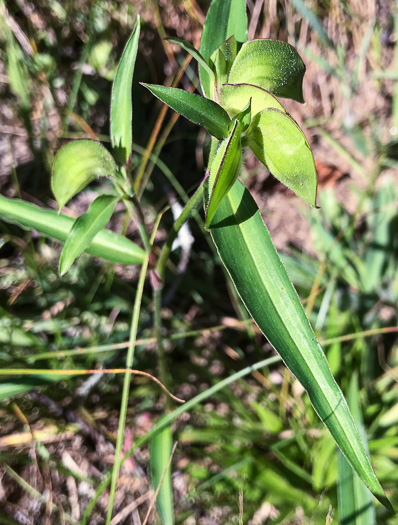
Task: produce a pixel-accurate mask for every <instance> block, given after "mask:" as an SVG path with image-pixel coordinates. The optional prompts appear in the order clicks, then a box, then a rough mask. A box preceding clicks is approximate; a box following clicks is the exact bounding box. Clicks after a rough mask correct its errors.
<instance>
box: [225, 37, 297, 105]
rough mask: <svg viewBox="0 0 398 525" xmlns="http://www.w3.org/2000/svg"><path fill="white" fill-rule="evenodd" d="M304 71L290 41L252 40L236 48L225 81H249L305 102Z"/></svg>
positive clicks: (278, 94)
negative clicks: (237, 51) (235, 55)
mask: <svg viewBox="0 0 398 525" xmlns="http://www.w3.org/2000/svg"><path fill="white" fill-rule="evenodd" d="M304 73H305V65H304V62H303V61H302V59H301V57H300V55H299V54H298V53H297V51H296V50H295V48H294V47H292V46H291V45H290V44H287V43H286V42H280V41H279V40H267V39H265V40H252V41H250V42H246V44H243V46H242V48H241V50H240V51H239V53H238V56H237V57H236V59H235V61H234V63H233V65H232V69H231V72H230V75H229V78H228V83H229V84H243V83H250V84H253V85H255V86H258V87H261V88H263V89H266V90H267V91H270V92H271V93H273V94H274V95H276V96H279V97H286V98H292V99H293V100H297V101H298V102H304V99H303V90H302V81H303V76H304Z"/></svg>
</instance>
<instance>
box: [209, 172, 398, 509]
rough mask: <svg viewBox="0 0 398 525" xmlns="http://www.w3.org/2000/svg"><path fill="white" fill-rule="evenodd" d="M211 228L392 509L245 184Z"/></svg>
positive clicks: (268, 330) (246, 291) (236, 277)
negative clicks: (254, 291)
mask: <svg viewBox="0 0 398 525" xmlns="http://www.w3.org/2000/svg"><path fill="white" fill-rule="evenodd" d="M210 230H211V235H212V237H213V240H214V242H215V245H216V247H217V250H218V252H219V255H220V257H221V260H222V261H223V263H224V265H225V267H226V269H227V271H228V272H229V274H230V276H231V279H232V281H233V282H234V284H235V286H236V288H237V290H238V292H239V295H240V296H241V298H242V300H243V302H244V303H245V305H246V308H247V309H248V311H249V312H250V314H251V315H252V317H253V319H254V321H255V322H256V323H257V324H258V326H259V328H260V329H261V330H262V331H263V333H264V334H265V335H266V337H267V338H268V340H269V342H270V343H271V344H272V345H273V346H274V348H275V349H276V350H277V351H278V353H279V354H280V355H281V357H282V359H283V360H284V362H285V364H286V366H287V367H288V368H289V369H290V370H291V372H292V373H293V374H294V375H295V376H296V377H297V379H298V380H299V381H300V382H301V384H302V385H303V386H304V388H305V389H306V391H307V393H308V396H309V398H310V400H311V403H312V405H313V407H314V409H315V411H316V412H317V414H318V415H319V417H320V418H321V420H322V421H323V422H324V423H325V425H326V426H327V427H328V429H329V430H330V432H331V434H332V436H333V437H334V439H335V441H336V443H337V444H338V446H339V447H340V448H341V450H342V451H343V453H344V455H345V456H346V457H347V459H348V460H349V461H350V463H351V465H352V466H353V468H354V469H355V470H356V472H357V473H358V474H359V476H360V477H361V479H362V480H363V481H364V482H365V483H366V484H367V485H368V487H369V488H370V490H371V491H372V492H373V494H374V495H375V496H376V497H377V498H378V499H379V501H380V502H381V503H382V504H383V505H385V506H386V507H387V508H388V509H390V510H392V507H391V505H390V503H389V501H388V499H387V498H386V496H385V494H384V492H383V489H382V488H381V486H380V484H379V482H378V480H377V478H376V476H375V474H374V472H373V469H372V467H371V465H370V462H369V459H368V456H367V455H366V452H365V449H364V446H363V444H362V442H361V439H360V437H359V434H358V431H357V429H356V426H355V423H354V420H353V418H352V415H351V413H350V411H349V408H348V406H347V403H346V401H345V399H344V396H343V394H342V392H341V390H340V388H339V387H338V385H337V384H336V382H335V380H334V378H333V376H332V374H331V372H330V369H329V366H328V363H327V361H326V358H325V355H324V353H323V351H322V349H321V347H320V345H319V343H318V341H317V340H316V337H315V335H314V333H313V331H312V329H311V327H310V324H309V322H308V320H307V318H306V316H305V313H304V310H303V307H302V305H301V303H300V300H299V298H298V296H297V293H296V291H295V289H294V287H293V285H292V283H291V282H290V280H289V277H288V275H287V273H286V270H285V268H284V266H283V265H282V263H281V260H280V258H279V256H278V254H277V252H276V250H275V247H274V245H273V243H272V241H271V238H270V236H269V233H268V230H267V228H266V226H265V225H264V223H263V220H262V218H261V215H260V212H259V210H258V207H257V205H256V204H255V202H254V200H253V199H252V197H251V195H250V193H249V192H248V191H247V190H245V189H244V187H243V186H242V184H240V183H239V182H236V183H235V184H234V186H233V188H232V189H231V190H230V192H229V193H228V195H227V196H226V198H225V199H224V200H223V201H222V203H221V204H220V206H219V208H218V210H217V212H216V215H215V217H214V220H213V226H212V227H211V229H210ZM253 290H256V293H253Z"/></svg>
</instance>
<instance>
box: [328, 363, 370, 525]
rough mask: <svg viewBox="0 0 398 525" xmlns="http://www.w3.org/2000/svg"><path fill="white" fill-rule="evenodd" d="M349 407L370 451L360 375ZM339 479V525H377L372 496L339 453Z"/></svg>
mask: <svg viewBox="0 0 398 525" xmlns="http://www.w3.org/2000/svg"><path fill="white" fill-rule="evenodd" d="M347 401H348V406H349V407H350V410H351V412H352V415H353V418H354V420H355V423H356V424H357V427H358V430H359V433H360V435H361V438H362V442H363V443H364V444H365V448H366V451H367V452H368V453H369V450H368V442H367V436H366V431H365V427H364V426H363V421H362V414H361V408H360V404H359V390H358V375H357V374H356V373H355V374H353V375H352V377H351V380H350V385H349V388H348V392H347ZM338 471H339V479H338V485H337V489H338V490H337V496H338V503H339V523H340V524H342V525H375V523H376V518H375V509H374V506H373V502H372V495H371V493H370V492H369V490H368V489H367V488H366V487H365V485H364V484H363V483H362V481H361V480H360V479H359V477H358V476H357V475H356V473H355V472H354V471H353V470H352V468H351V465H350V464H349V463H348V461H347V460H346V459H345V457H344V456H343V454H342V453H341V452H340V450H339V451H338Z"/></svg>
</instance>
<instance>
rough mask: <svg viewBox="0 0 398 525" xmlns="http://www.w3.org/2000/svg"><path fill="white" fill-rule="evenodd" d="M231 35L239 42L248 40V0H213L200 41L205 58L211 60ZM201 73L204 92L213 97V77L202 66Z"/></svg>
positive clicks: (208, 96)
mask: <svg viewBox="0 0 398 525" xmlns="http://www.w3.org/2000/svg"><path fill="white" fill-rule="evenodd" d="M231 36H235V38H236V40H237V41H238V42H246V40H247V15H246V0H213V2H212V3H211V5H210V8H209V10H208V12H207V16H206V21H205V24H204V27H203V33H202V40H201V42H200V52H201V55H202V56H203V58H204V59H205V60H209V59H210V58H211V56H212V54H213V53H214V51H216V49H217V48H219V47H220V46H221V44H222V43H223V42H225V41H226V40H227V39H228V38H230V37H231ZM199 74H200V83H201V85H202V90H203V94H204V95H205V96H206V97H207V98H211V97H212V95H213V93H212V87H211V78H210V76H209V74H208V73H207V71H206V70H205V69H204V68H203V67H201V66H199Z"/></svg>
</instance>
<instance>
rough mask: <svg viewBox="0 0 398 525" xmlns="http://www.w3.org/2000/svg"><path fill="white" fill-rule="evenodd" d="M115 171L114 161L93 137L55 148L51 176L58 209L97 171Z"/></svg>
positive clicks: (94, 176) (113, 174) (105, 173)
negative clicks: (55, 154) (55, 152)
mask: <svg viewBox="0 0 398 525" xmlns="http://www.w3.org/2000/svg"><path fill="white" fill-rule="evenodd" d="M115 174H116V164H115V161H114V160H113V157H112V155H111V154H110V153H109V151H108V150H107V149H105V148H104V147H103V146H101V144H99V143H98V142H94V141H93V140H75V141H73V142H69V143H68V144H66V145H65V146H63V147H62V148H61V149H60V150H59V151H58V153H57V156H56V157H55V160H54V164H53V172H52V177H51V187H52V190H53V193H54V197H55V199H56V201H57V203H58V206H59V209H60V210H61V208H63V206H65V204H66V203H67V202H68V201H69V200H70V199H71V198H72V197H74V196H75V195H76V193H78V192H79V191H81V190H82V189H84V188H85V187H86V186H87V184H89V183H90V182H92V181H93V180H95V179H96V178H97V177H99V176H100V175H110V176H115Z"/></svg>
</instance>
